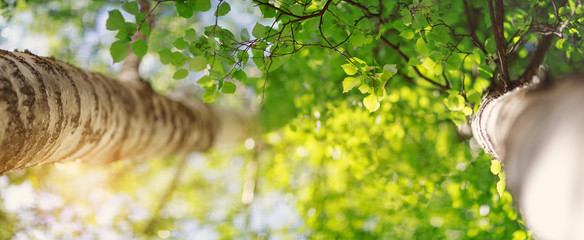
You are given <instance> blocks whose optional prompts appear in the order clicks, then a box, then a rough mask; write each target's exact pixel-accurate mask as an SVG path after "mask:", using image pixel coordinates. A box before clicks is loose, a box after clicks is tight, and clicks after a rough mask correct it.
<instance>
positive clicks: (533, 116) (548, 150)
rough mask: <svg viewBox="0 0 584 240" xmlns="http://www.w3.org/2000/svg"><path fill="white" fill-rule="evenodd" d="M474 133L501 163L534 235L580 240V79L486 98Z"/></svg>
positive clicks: (583, 118) (583, 151)
mask: <svg viewBox="0 0 584 240" xmlns="http://www.w3.org/2000/svg"><path fill="white" fill-rule="evenodd" d="M473 125H474V126H473V134H474V136H475V138H476V139H477V140H478V141H479V142H480V143H481V145H482V146H483V148H484V149H485V150H486V151H487V152H488V153H490V154H491V155H493V156H494V157H496V158H498V159H499V160H501V161H502V162H503V163H504V167H505V171H506V175H507V186H508V187H509V189H510V191H511V193H512V194H513V197H514V199H515V201H516V203H517V204H518V206H519V207H520V208H521V209H522V211H523V215H524V217H525V222H526V224H527V226H528V228H529V229H531V230H533V231H534V233H535V235H536V237H538V239H584V79H582V78H581V77H567V78H563V79H557V80H553V81H550V82H549V84H547V85H545V86H535V85H530V86H527V87H521V88H518V89H516V90H513V91H511V92H508V93H506V94H504V95H502V96H500V97H497V98H493V99H487V100H485V101H484V102H483V104H482V105H481V108H480V110H479V112H478V114H477V116H476V118H475V120H474V124H473Z"/></svg>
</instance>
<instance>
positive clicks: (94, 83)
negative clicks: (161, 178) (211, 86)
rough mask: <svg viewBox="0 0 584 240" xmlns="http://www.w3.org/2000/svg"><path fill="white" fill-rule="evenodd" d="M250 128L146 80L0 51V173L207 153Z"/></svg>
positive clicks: (241, 120) (244, 119) (249, 123)
mask: <svg viewBox="0 0 584 240" xmlns="http://www.w3.org/2000/svg"><path fill="white" fill-rule="evenodd" d="M252 126H253V122H252V121H250V118H248V117H245V116H244V115H242V114H237V113H234V112H229V111H224V110H220V109H215V108H213V107H211V106H209V105H206V104H203V103H200V102H189V103H185V102H179V101H174V100H171V99H169V98H167V97H164V96H161V95H158V94H157V93H155V92H154V91H153V90H152V89H151V88H150V86H149V85H148V84H146V83H144V84H142V85H137V84H129V83H126V82H121V81H117V80H115V79H112V78H109V77H106V76H104V75H101V74H97V73H93V72H88V71H84V70H81V69H78V68H76V67H73V66H71V65H69V64H66V63H63V62H60V61H57V60H54V59H52V58H44V57H38V56H36V55H33V54H31V53H27V52H25V53H22V52H9V51H4V50H0V173H5V172H9V171H13V170H17V169H22V168H26V167H30V166H35V165H40V164H47V163H52V162H61V161H69V160H82V161H86V162H111V161H115V160H119V159H128V158H135V157H141V156H143V157H148V156H164V155H169V154H178V153H187V152H193V151H205V150H207V149H209V148H210V147H211V146H213V145H215V144H218V143H224V142H227V141H231V140H237V139H241V138H243V137H244V136H246V135H247V134H248V133H249V130H250V129H252V128H253V127H252Z"/></svg>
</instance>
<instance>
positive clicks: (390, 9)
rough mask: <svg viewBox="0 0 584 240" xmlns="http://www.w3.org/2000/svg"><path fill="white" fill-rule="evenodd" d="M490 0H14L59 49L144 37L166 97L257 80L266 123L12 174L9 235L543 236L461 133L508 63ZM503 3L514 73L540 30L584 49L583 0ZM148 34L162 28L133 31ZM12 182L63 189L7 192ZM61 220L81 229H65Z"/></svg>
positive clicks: (567, 47)
mask: <svg viewBox="0 0 584 240" xmlns="http://www.w3.org/2000/svg"><path fill="white" fill-rule="evenodd" d="M490 2H491V1H479V2H476V1H466V0H463V1H462V2H461V1H451V0H413V1H407V0H406V1H381V0H380V1H366V0H277V1H273V0H272V1H268V0H253V1H251V2H248V1H245V2H242V1H210V0H186V1H163V0H159V1H153V8H152V10H151V11H150V13H148V14H152V15H153V16H154V17H155V24H154V25H153V28H152V29H150V26H148V23H147V22H145V21H144V19H145V18H146V16H147V14H145V13H140V12H139V11H138V4H137V2H135V1H124V2H123V3H118V2H105V1H103V2H100V1H98V2H75V3H73V2H50V3H47V2H44V1H3V2H2V6H1V8H2V9H4V10H2V14H3V15H2V16H3V18H2V19H3V21H2V22H3V24H5V25H9V26H12V27H14V26H18V24H21V25H23V23H22V22H19V21H21V20H22V18H20V17H19V16H21V15H24V14H32V13H34V19H35V24H30V25H28V26H27V27H29V28H30V29H27V30H26V31H27V32H31V33H41V34H43V35H46V36H49V37H50V38H51V39H55V40H53V43H52V44H51V45H49V47H50V52H49V53H50V54H51V55H54V56H55V57H57V58H58V59H62V60H66V61H70V62H73V63H78V65H81V66H84V65H85V67H88V68H91V69H93V70H96V71H102V72H103V71H109V72H112V70H113V69H115V66H117V65H114V68H111V67H109V66H110V65H111V59H113V62H119V61H122V60H123V59H124V58H125V57H126V55H127V53H128V49H131V51H133V52H134V53H136V55H138V56H140V57H142V56H144V62H145V63H144V64H143V65H147V66H150V68H149V69H146V70H145V71H144V73H145V75H147V76H148V78H149V79H150V80H149V81H151V84H152V86H153V87H154V88H155V89H156V90H157V91H159V92H161V93H164V92H169V91H171V90H172V89H175V88H177V86H178V88H179V89H180V88H185V86H186V87H191V88H193V87H196V86H195V85H194V84H193V83H194V82H196V85H198V86H200V87H201V88H202V89H203V90H202V96H201V98H202V99H203V100H204V101H206V102H215V101H218V102H219V103H218V104H232V105H233V104H235V105H236V106H237V104H240V105H241V104H242V102H245V101H242V99H244V98H243V97H241V96H245V95H246V94H247V99H248V100H249V99H251V100H252V101H253V102H254V103H256V102H257V103H259V105H260V108H261V111H260V116H261V125H262V127H263V128H264V129H265V134H264V135H263V136H261V137H260V138H258V139H248V141H246V143H245V147H244V146H241V147H240V148H239V149H237V150H234V151H232V152H221V151H213V152H211V153H208V154H205V155H198V154H195V155H192V156H189V157H187V158H186V159H187V160H181V157H177V158H168V159H152V160H149V161H143V162H127V161H126V162H124V161H123V162H119V163H116V164H114V165H113V166H108V167H96V166H83V165H78V164H63V165H60V164H59V165H57V166H54V167H44V168H36V169H31V170H27V171H22V172H18V173H14V174H11V175H8V176H0V193H2V199H1V201H0V203H3V207H2V208H1V209H2V212H1V213H0V221H1V222H2V223H1V225H2V226H3V227H2V228H1V229H0V237H1V238H5V237H11V236H17V237H18V236H35V235H34V234H48V235H53V236H56V237H57V238H61V237H65V236H81V235H92V234H95V235H99V232H100V231H102V232H103V231H104V229H105V230H107V231H106V232H107V234H111V235H109V236H119V237H122V236H124V237H146V236H157V237H160V238H166V237H171V238H186V237H187V236H193V234H206V235H200V236H207V237H209V238H220V239H232V238H240V239H243V238H252V237H254V238H255V237H256V236H257V237H260V238H270V239H271V238H275V239H277V238H279V237H284V238H292V239H296V238H314V239H332V238H338V239H351V238H364V239H365V238H366V239H368V238H383V239H413V238H416V239H478V238H489V239H510V238H512V239H527V238H530V234H529V233H528V232H527V231H526V229H525V227H524V225H523V222H522V220H521V219H520V217H519V215H518V211H517V210H516V209H515V208H514V207H513V205H512V198H511V195H510V194H509V193H508V192H506V191H505V190H504V186H505V185H504V180H505V176H504V172H501V166H500V165H498V162H497V161H493V162H492V161H491V160H492V158H491V157H489V156H487V155H485V154H484V153H482V151H480V150H479V149H478V148H477V147H476V146H473V147H469V141H468V139H469V133H468V131H467V130H465V129H467V128H468V126H467V119H468V118H469V116H471V115H472V114H473V113H474V112H476V111H477V108H478V105H479V103H480V100H481V95H482V94H483V93H485V91H486V90H487V87H488V86H489V84H490V82H492V81H493V79H496V78H497V77H498V76H500V75H501V74H500V73H499V72H501V71H500V69H498V67H497V62H498V61H499V60H498V59H499V58H498V57H497V40H496V39H495V38H494V34H493V29H492V26H493V24H492V22H491V18H490V15H489V4H490ZM504 7H505V15H504V24H503V30H504V31H503V37H504V42H505V44H506V46H507V47H508V52H506V55H507V60H508V61H509V69H508V74H509V78H511V79H517V78H518V77H519V76H520V75H521V73H522V72H523V69H524V68H525V66H526V65H527V64H528V62H529V60H530V57H531V56H532V55H533V54H534V53H535V51H536V47H537V46H538V43H539V39H540V37H541V36H542V35H550V34H553V35H557V36H558V37H559V38H557V39H556V40H554V42H553V44H552V46H553V47H552V49H551V50H550V52H549V53H548V54H547V56H546V61H545V63H546V64H547V66H548V68H549V69H550V72H551V74H560V73H565V72H570V71H573V69H571V68H572V66H573V64H572V63H579V62H581V61H582V60H583V57H584V52H583V50H582V44H584V43H583V42H582V41H580V35H579V33H580V32H581V31H583V30H584V29H583V28H582V24H581V23H582V22H583V21H584V15H583V14H582V13H583V10H582V8H581V5H580V2H575V1H572V0H570V1H564V2H562V1H557V2H556V1H536V0H530V1H506V2H505V5H504ZM525 9H527V10H525ZM99 19H103V21H99ZM247 23H249V24H247ZM11 24H12V25H11ZM25 24H26V23H24V25H25ZM100 24H102V25H100ZM6 29H7V28H3V30H1V31H2V33H5V32H6V31H7V30H6ZM64 29H76V30H75V33H76V34H62V31H63V30H64ZM99 29H107V30H110V32H109V34H110V35H109V37H106V40H97V41H94V42H93V43H92V44H89V45H87V44H84V43H83V42H79V40H78V38H80V37H85V38H88V36H91V34H92V33H93V34H94V36H95V33H96V32H98V33H102V34H106V35H105V36H108V35H107V32H105V31H104V30H102V31H100V30H99ZM136 31H140V32H142V33H144V34H146V35H148V36H149V40H148V41H136V42H134V43H133V44H132V43H131V36H132V35H133V33H135V32H136ZM112 33H113V34H112ZM2 36H4V34H3V35H2ZM112 36H113V37H112ZM0 41H2V39H0ZM5 42H6V41H5ZM1 43H2V42H0V44H1ZM21 47H24V48H26V46H21ZM79 49H84V50H79ZM78 51H80V52H83V53H91V54H94V55H98V56H102V57H104V56H106V57H108V58H109V59H107V61H101V62H92V61H88V60H87V59H84V58H83V57H80V55H78V54H77V55H76V53H77V52H78ZM104 51H105V52H106V53H107V54H103V52H104ZM110 55H111V58H110V57H109V56H110ZM146 62H149V63H146ZM118 67H119V66H118ZM143 70H144V69H143ZM231 94H235V95H237V96H239V98H236V97H229V96H227V95H231ZM250 95H251V97H250ZM240 105H239V106H240ZM470 145H471V146H472V144H470ZM177 165H178V167H177ZM175 169H177V170H176V171H175ZM173 176H174V177H175V178H176V179H175V180H172V179H173ZM166 182H168V183H169V187H167V186H166ZM87 186H90V187H91V188H88V187H87ZM15 192H20V193H21V194H22V192H24V193H26V194H29V195H30V196H36V197H38V199H41V198H54V199H60V200H54V202H57V204H55V205H54V206H49V207H43V205H42V204H41V202H34V201H33V202H31V203H28V204H27V203H21V204H16V205H14V204H13V205H10V204H11V203H12V202H11V201H13V200H11V199H12V198H11V194H12V195H13V196H14V195H18V193H15ZM173 192H174V194H172V193H173ZM47 196H50V197H47ZM160 196H163V197H162V198H161V197H160ZM35 199H37V198H35ZM39 201H41V200H39ZM59 201H60V202H59ZM112 208H113V209H114V210H111V209H112ZM105 209H109V210H107V211H106V210H105ZM104 212H107V214H109V215H107V214H104ZM64 215H65V216H66V217H63V216H64ZM45 217H46V219H49V220H46V219H45ZM42 219H45V220H42ZM30 221H32V222H30ZM59 224H61V225H62V224H71V226H73V227H70V228H68V229H59V228H54V227H52V226H57V225H58V226H61V225H59ZM99 236H102V237H103V236H104V235H99Z"/></svg>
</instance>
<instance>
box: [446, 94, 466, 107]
mask: <svg viewBox="0 0 584 240" xmlns="http://www.w3.org/2000/svg"><path fill="white" fill-rule="evenodd" d="M446 107H447V108H448V109H449V110H451V111H461V110H462V109H463V108H464V97H462V96H461V95H460V94H451V95H450V96H448V98H447V99H446Z"/></svg>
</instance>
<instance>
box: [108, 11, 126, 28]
mask: <svg viewBox="0 0 584 240" xmlns="http://www.w3.org/2000/svg"><path fill="white" fill-rule="evenodd" d="M125 26H126V21H125V20H124V17H123V16H122V13H120V11H118V10H112V11H109V16H108V18H107V21H106V22H105V28H106V29H107V30H119V29H122V28H124V27H125Z"/></svg>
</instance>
